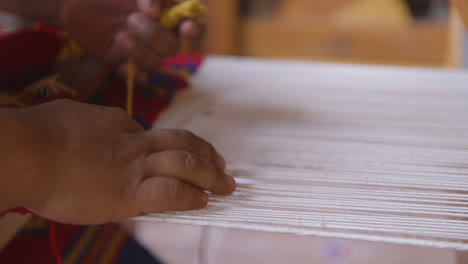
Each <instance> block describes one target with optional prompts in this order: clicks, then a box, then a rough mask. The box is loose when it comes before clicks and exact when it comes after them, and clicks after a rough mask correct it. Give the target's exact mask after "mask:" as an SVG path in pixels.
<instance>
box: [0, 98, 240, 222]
mask: <svg viewBox="0 0 468 264" xmlns="http://www.w3.org/2000/svg"><path fill="white" fill-rule="evenodd" d="M8 111H14V116H15V119H16V120H17V122H19V123H21V124H24V127H23V131H27V133H23V134H24V135H27V138H13V139H10V141H12V142H14V145H13V146H14V147H12V149H15V151H13V152H14V153H11V154H10V157H11V162H7V161H5V160H3V162H5V163H6V164H3V163H2V165H3V166H6V167H10V168H17V169H16V171H9V172H8V173H7V172H5V171H3V172H2V173H1V174H0V175H1V176H0V177H6V178H8V179H9V180H8V179H6V178H3V179H1V180H0V182H1V183H5V182H8V184H13V183H14V182H16V184H22V186H21V188H12V189H14V190H21V193H18V192H19V191H16V193H17V195H20V197H21V199H20V201H18V202H17V203H16V204H11V206H15V207H16V206H22V207H26V208H27V209H29V210H31V211H32V212H34V213H36V214H38V215H39V216H42V217H45V218H48V219H52V220H55V221H59V222H63V223H71V224H99V223H105V222H110V221H118V220H121V219H125V218H128V217H133V216H138V215H141V214H145V213H151V212H163V211H168V210H190V209H198V208H202V207H204V206H205V205H206V204H207V202H208V196H207V194H206V193H205V192H206V191H209V192H212V193H215V194H221V195H229V194H231V193H232V192H233V191H234V189H235V181H234V179H233V178H232V177H231V176H229V175H227V174H225V172H224V169H225V161H224V159H223V158H222V157H221V156H220V155H219V154H218V153H217V152H216V150H215V149H214V148H213V147H212V146H211V145H210V144H208V143H207V142H206V141H204V140H203V139H201V138H199V137H197V136H195V135H193V134H192V133H190V132H188V131H184V130H152V131H144V130H143V129H142V128H141V127H140V126H139V125H138V124H137V123H135V122H134V121H133V120H132V119H131V118H130V117H129V116H128V115H127V114H126V113H125V112H124V111H123V110H121V109H117V108H109V107H101V106H94V105H88V104H83V103H77V102H73V101H69V100H59V101H54V102H51V103H47V104H43V105H39V106H34V107H30V108H24V109H15V110H8ZM10 116H11V113H10ZM5 148H6V149H8V146H7V145H5V146H4V149H5ZM15 153H16V154H20V155H18V156H15ZM15 163H17V164H16V165H15ZM21 179H27V180H21ZM3 187H4V188H8V186H3ZM0 189H1V188H0Z"/></svg>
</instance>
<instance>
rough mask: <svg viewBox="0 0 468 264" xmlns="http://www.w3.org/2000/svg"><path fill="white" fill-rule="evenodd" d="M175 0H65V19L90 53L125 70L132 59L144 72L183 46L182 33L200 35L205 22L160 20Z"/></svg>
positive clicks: (63, 12)
mask: <svg viewBox="0 0 468 264" xmlns="http://www.w3.org/2000/svg"><path fill="white" fill-rule="evenodd" d="M173 4H174V1H171V0H63V5H62V9H61V20H62V23H63V28H64V29H65V30H66V31H67V32H68V34H69V35H70V37H71V38H72V39H73V40H75V41H77V43H78V44H79V45H80V46H81V47H82V48H83V49H84V50H85V51H86V52H87V53H88V54H90V55H92V56H94V57H97V58H101V59H102V60H104V61H105V62H106V63H108V64H110V65H114V66H116V65H120V71H121V72H123V73H124V72H125V69H126V66H125V65H126V63H127V62H128V61H130V60H132V61H133V62H134V63H135V64H136V65H137V66H138V69H137V72H139V73H140V75H139V76H138V77H139V79H142V78H144V76H142V75H141V73H143V72H145V71H150V70H156V69H157V68H158V66H160V64H161V63H162V60H163V59H164V57H166V56H171V55H174V54H176V53H177V52H178V51H179V49H180V39H181V37H187V38H198V37H199V36H200V35H201V34H202V31H203V30H202V26H201V25H200V24H199V23H197V22H196V21H195V20H186V21H184V22H182V24H181V25H180V26H179V27H178V28H176V29H166V28H163V27H161V26H160V25H159V23H158V22H157V21H158V19H159V17H160V15H161V13H162V10H163V9H165V8H168V7H170V6H171V5H173Z"/></svg>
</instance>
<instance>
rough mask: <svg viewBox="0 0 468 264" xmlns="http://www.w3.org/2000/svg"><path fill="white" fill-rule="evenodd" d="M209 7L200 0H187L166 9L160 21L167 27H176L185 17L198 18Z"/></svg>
mask: <svg viewBox="0 0 468 264" xmlns="http://www.w3.org/2000/svg"><path fill="white" fill-rule="evenodd" d="M206 10H207V8H206V6H205V5H203V4H202V3H201V2H200V0H186V1H184V2H182V3H180V4H178V5H176V6H174V7H172V8H170V9H168V10H166V11H164V12H163V13H162V15H161V19H160V20H159V23H160V24H161V26H163V27H165V28H169V29H171V28H175V27H177V26H178V25H179V24H180V23H181V22H182V21H183V20H184V19H187V18H196V17H199V16H201V15H203V14H204V13H205V12H206Z"/></svg>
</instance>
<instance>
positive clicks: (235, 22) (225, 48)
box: [204, 0, 240, 55]
mask: <svg viewBox="0 0 468 264" xmlns="http://www.w3.org/2000/svg"><path fill="white" fill-rule="evenodd" d="M206 3H207V5H208V7H209V12H208V14H207V17H206V19H207V25H208V32H207V34H206V38H205V39H204V50H205V51H207V52H209V53H212V54H226V55H234V54H237V53H238V49H239V45H238V41H239V35H238V33H239V31H238V30H239V21H240V17H239V14H238V12H237V11H238V9H239V0H207V1H206Z"/></svg>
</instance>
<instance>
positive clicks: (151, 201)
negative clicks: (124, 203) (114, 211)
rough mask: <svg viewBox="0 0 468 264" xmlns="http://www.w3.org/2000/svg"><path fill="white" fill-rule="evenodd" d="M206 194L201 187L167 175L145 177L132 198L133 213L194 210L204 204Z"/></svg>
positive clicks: (206, 201) (206, 199)
mask: <svg viewBox="0 0 468 264" xmlns="http://www.w3.org/2000/svg"><path fill="white" fill-rule="evenodd" d="M207 203H208V195H207V194H206V193H204V192H203V191H202V190H201V189H199V188H197V187H194V186H192V185H190V184H188V183H184V182H182V181H180V180H177V179H174V178H167V177H151V178H147V179H145V180H144V181H143V182H142V183H141V184H140V186H139V187H138V189H137V191H136V194H135V198H134V199H133V206H132V207H133V208H134V209H133V210H132V211H136V213H135V214H137V215H138V214H144V213H159V212H164V211H181V210H195V209H200V208H203V207H205V206H206V204H207Z"/></svg>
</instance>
